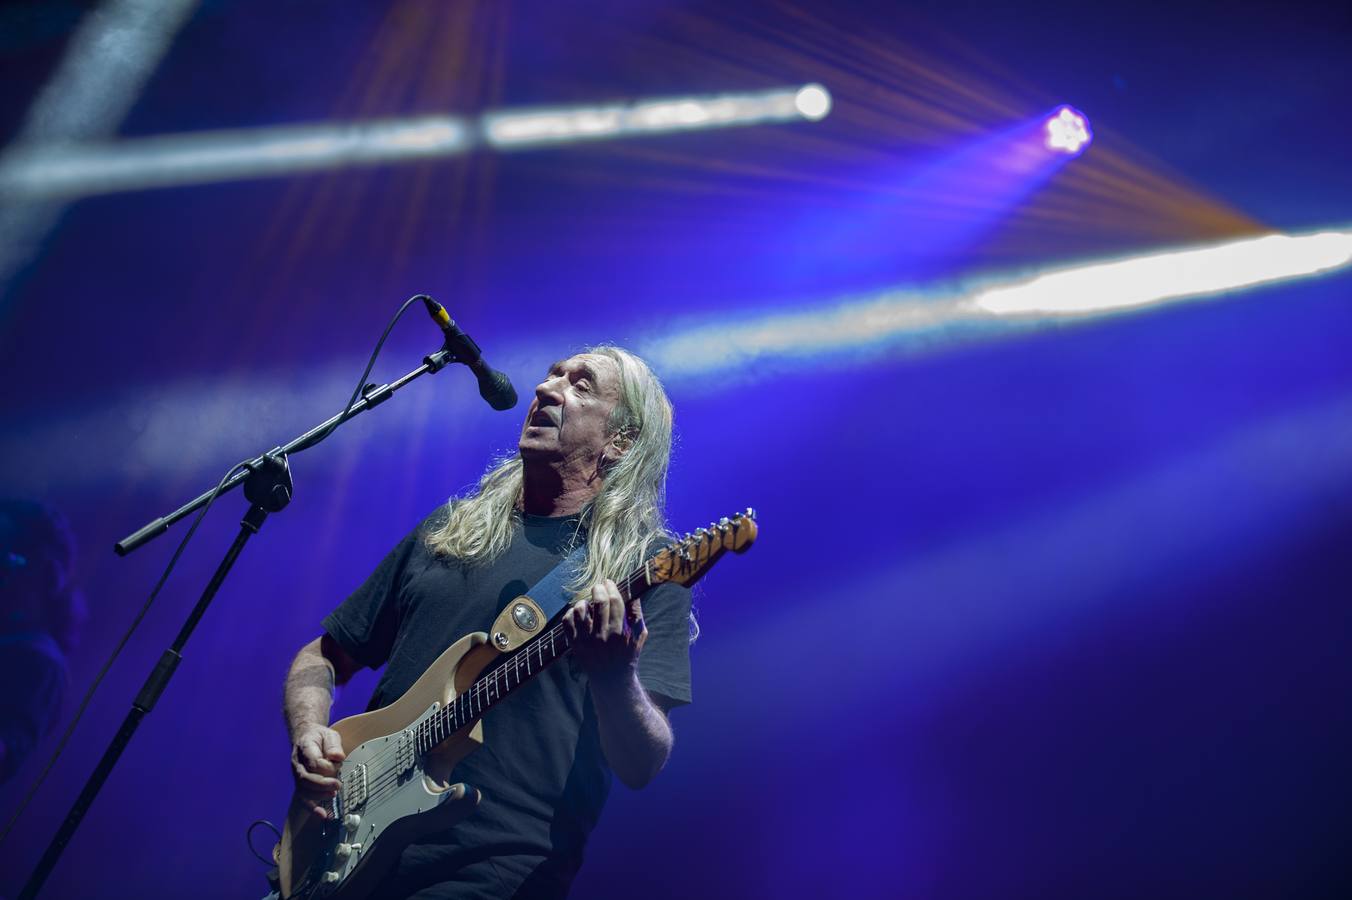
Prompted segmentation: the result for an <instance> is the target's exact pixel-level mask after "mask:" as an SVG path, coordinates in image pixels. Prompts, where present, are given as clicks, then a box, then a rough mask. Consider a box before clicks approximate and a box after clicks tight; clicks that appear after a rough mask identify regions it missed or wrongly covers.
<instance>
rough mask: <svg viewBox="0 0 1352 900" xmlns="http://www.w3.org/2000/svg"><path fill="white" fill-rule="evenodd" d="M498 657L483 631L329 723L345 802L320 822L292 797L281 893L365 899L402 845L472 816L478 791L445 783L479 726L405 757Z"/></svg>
mask: <svg viewBox="0 0 1352 900" xmlns="http://www.w3.org/2000/svg"><path fill="white" fill-rule="evenodd" d="M499 655H500V654H499V653H498V651H497V650H495V649H494V648H493V647H492V646H491V645H490V644H489V643H488V636H487V635H486V634H484V633H483V632H474V633H472V634H468V635H466V636H465V637H463V638H461V639H460V640H458V641H456V642H455V643H454V644H452V645H451V646H450V647H448V648H447V649H446V651H445V652H443V653H442V654H441V656H439V657H437V660H436V662H434V663H433V664H432V665H431V666H430V667H429V668H428V669H427V671H425V672H424V673H423V674H422V675H421V676H420V677H419V678H418V680H417V681H416V682H414V684H413V686H412V687H410V688H409V689H408V691H407V692H406V693H405V694H404V695H403V696H402V697H400V698H399V699H398V700H396V701H395V702H394V703H392V704H390V705H389V706H386V707H385V708H383V709H378V710H373V711H371V712H366V713H362V714H360V715H356V716H351V717H349V718H346V719H342V720H341V721H339V722H337V723H336V724H334V725H333V729H334V730H335V731H337V732H338V734H339V735H340V736H341V737H342V740H343V748H344V750H345V751H346V752H347V759H345V760H344V761H343V765H342V771H341V774H340V777H341V778H342V779H343V782H344V788H343V791H342V795H344V802H343V803H342V804H340V805H338V806H336V807H333V808H331V809H336V810H337V811H338V813H339V815H338V817H337V818H329V819H320V818H319V817H318V816H316V815H314V814H313V813H311V812H310V810H309V809H308V808H307V807H306V806H305V805H304V804H303V803H301V801H300V799H299V798H297V797H293V798H292V801H291V807H290V810H289V811H288V812H287V816H286V826H285V828H284V829H283V831H282V841H281V843H280V844H279V845H278V856H277V863H278V870H279V872H278V873H279V875H280V877H281V888H282V897H284V898H287V900H291V898H293V897H301V898H311V897H333V898H338V900H358V898H361V897H365V896H367V895H369V894H370V893H371V892H372V891H373V890H374V889H375V886H376V885H377V884H378V882H379V880H380V877H381V876H382V875H383V874H385V873H386V872H387V871H388V870H389V869H390V867H391V866H392V865H393V863H394V861H395V859H396V858H397V857H398V854H399V852H400V851H401V850H402V849H403V847H404V846H405V845H407V844H408V843H410V842H412V841H415V840H416V839H417V838H418V836H419V835H421V834H425V833H429V832H435V831H442V830H445V829H447V828H450V827H451V826H452V825H454V824H455V823H456V822H458V821H460V820H461V819H463V818H464V817H465V816H467V815H469V814H470V813H471V812H473V811H474V808H475V806H477V805H478V802H479V792H478V791H476V790H473V789H472V788H471V789H467V788H466V787H465V785H452V784H451V782H450V775H451V770H452V769H453V768H454V767H455V765H456V763H458V762H460V760H462V759H464V758H465V757H466V756H468V755H469V754H470V753H472V752H473V751H474V750H475V749H477V748H478V747H479V746H480V745H481V744H482V743H483V723H482V722H481V721H476V722H474V723H473V724H472V725H469V726H466V727H465V728H462V729H461V730H460V731H458V732H456V733H454V734H452V735H450V736H449V737H447V738H446V739H445V740H444V741H443V742H441V743H440V744H438V745H437V746H436V748H435V749H433V750H432V751H431V752H429V753H426V754H417V753H410V752H409V751H408V749H407V746H406V742H407V741H408V739H409V735H410V732H415V731H416V730H417V728H418V726H419V723H420V722H422V721H423V720H424V719H426V718H427V717H428V716H430V715H431V714H433V713H435V712H436V711H437V710H439V709H441V708H443V707H445V706H446V705H447V704H448V703H450V702H451V701H452V700H454V699H455V697H456V696H458V695H459V694H461V693H463V692H464V691H465V690H466V689H467V688H469V686H470V685H472V684H473V683H474V680H475V678H476V677H478V675H479V673H480V672H482V671H483V670H484V668H485V667H487V666H488V665H489V664H490V663H492V662H493V661H494V660H496V659H497V658H498V656H499ZM346 810H353V812H347V811H346ZM354 818H355V819H356V821H355V823H354V822H353V819H354ZM340 847H350V848H352V849H351V850H350V851H346V850H343V849H340ZM328 873H333V875H330V874H328ZM335 875H336V876H337V877H334V876H335Z"/></svg>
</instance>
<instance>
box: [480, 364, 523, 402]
mask: <svg viewBox="0 0 1352 900" xmlns="http://www.w3.org/2000/svg"><path fill="white" fill-rule="evenodd" d="M479 396H480V397H483V398H484V399H485V400H487V401H488V405H489V406H491V407H493V408H494V409H498V410H502V409H511V408H512V407H513V406H516V388H514V387H512V381H511V379H510V378H508V377H507V376H506V375H504V374H503V373H501V372H498V371H496V370H493V369H490V370H489V371H488V372H487V374H485V375H484V376H482V377H480V378H479Z"/></svg>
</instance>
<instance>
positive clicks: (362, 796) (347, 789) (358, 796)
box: [343, 763, 367, 811]
mask: <svg viewBox="0 0 1352 900" xmlns="http://www.w3.org/2000/svg"><path fill="white" fill-rule="evenodd" d="M343 782H344V784H343V809H344V810H347V811H351V810H354V809H360V808H361V806H362V805H363V804H364V803H366V794H367V790H366V764H365V763H362V764H361V765H359V766H357V767H356V768H355V769H353V770H352V773H351V774H350V775H348V776H347V777H345V778H344V779H343Z"/></svg>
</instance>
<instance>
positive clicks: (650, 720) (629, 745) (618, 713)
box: [591, 669, 673, 788]
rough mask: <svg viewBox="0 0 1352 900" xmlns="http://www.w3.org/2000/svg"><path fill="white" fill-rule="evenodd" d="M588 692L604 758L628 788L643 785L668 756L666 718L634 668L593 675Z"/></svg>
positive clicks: (669, 733)
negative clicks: (639, 679)
mask: <svg viewBox="0 0 1352 900" xmlns="http://www.w3.org/2000/svg"><path fill="white" fill-rule="evenodd" d="M591 691H592V700H593V702H594V703H595V705H596V719H597V725H598V728H599V730H600V732H601V750H602V751H603V752H604V753H605V755H606V761H607V762H608V763H610V768H611V769H612V770H613V771H614V772H615V774H616V775H618V776H619V778H620V781H622V782H624V783H625V784H626V785H628V786H629V787H631V788H641V787H643V786H644V785H645V784H647V783H648V782H649V781H652V779H653V777H654V776H656V775H657V773H658V772H660V771H662V767H663V766H664V765H666V763H667V757H669V756H670V755H671V746H672V743H673V737H672V733H671V725H670V723H668V722H667V717H666V716H665V715H664V714H663V712H662V710H660V709H658V708H657V707H656V706H654V705H653V702H652V700H650V699H649V698H648V694H647V692H646V691H644V690H643V687H642V686H641V685H640V684H639V683H638V674H637V672H636V671H635V670H633V669H626V670H624V672H623V673H621V674H616V675H614V676H610V677H605V678H593V679H592V682H591Z"/></svg>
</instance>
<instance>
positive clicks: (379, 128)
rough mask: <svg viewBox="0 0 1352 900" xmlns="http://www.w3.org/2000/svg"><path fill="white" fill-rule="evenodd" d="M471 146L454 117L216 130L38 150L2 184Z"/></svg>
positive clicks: (268, 170)
mask: <svg viewBox="0 0 1352 900" xmlns="http://www.w3.org/2000/svg"><path fill="white" fill-rule="evenodd" d="M470 144H471V139H470V130H469V128H468V127H467V126H466V125H465V123H464V122H462V121H460V120H458V119H453V118H450V117H448V116H425V117H422V118H418V119H402V120H390V121H383V122H382V121H371V122H363V123H360V124H353V125H296V126H286V127H280V128H267V129H257V130H250V131H210V132H202V133H199V134H185V135H175V136H167V137H155V138H141V139H139V140H128V141H120V142H118V143H115V144H105V145H102V146H83V147H72V148H70V149H55V150H48V151H45V152H41V153H34V154H31V155H30V156H29V157H28V158H27V159H26V160H24V162H23V164H21V165H19V166H15V167H13V168H10V167H6V168H4V169H0V188H3V189H4V190H6V191H15V192H20V191H21V192H23V193H28V194H36V195H41V196H49V197H50V196H78V195H83V194H101V193H110V192H114V191H130V190H138V189H141V188H154V187H168V186H171V185H179V184H203V183H208V182H213V181H228V180H231V179H238V178H265V177H268V176H275V175H285V174H290V173H293V172H305V171H312V170H315V169H333V168H340V167H343V166H353V165H370V164H373V163H382V162H390V161H394V160H400V159H410V158H421V157H428V156H444V155H447V154H451V153H460V152H463V151H464V150H466V149H468V147H469V146H470Z"/></svg>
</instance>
